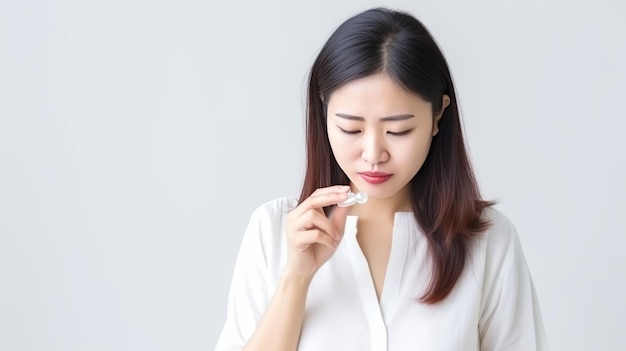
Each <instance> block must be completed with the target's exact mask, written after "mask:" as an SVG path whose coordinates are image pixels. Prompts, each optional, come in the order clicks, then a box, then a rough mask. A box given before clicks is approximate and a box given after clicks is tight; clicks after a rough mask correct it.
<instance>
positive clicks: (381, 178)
mask: <svg viewBox="0 0 626 351" xmlns="http://www.w3.org/2000/svg"><path fill="white" fill-rule="evenodd" d="M359 175H360V176H361V178H363V180H365V181H366V182H368V183H370V184H380V183H384V182H386V181H387V180H389V178H391V176H392V175H393V174H389V173H383V172H360V173H359Z"/></svg>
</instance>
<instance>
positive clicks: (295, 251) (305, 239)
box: [284, 185, 350, 277]
mask: <svg viewBox="0 0 626 351" xmlns="http://www.w3.org/2000/svg"><path fill="white" fill-rule="evenodd" d="M349 190H350V187H349V186H347V185H345V186H342V185H337V186H330V187H326V188H319V189H317V190H315V191H314V192H313V194H311V196H309V197H308V198H307V199H306V200H304V201H303V202H302V203H301V204H300V205H299V206H298V207H296V208H295V209H293V210H292V211H291V212H289V213H288V214H287V237H288V245H289V251H288V259H287V265H286V267H285V271H284V273H285V274H288V275H294V276H300V277H313V275H314V274H315V272H317V270H318V269H319V268H320V267H321V266H322V265H323V264H324V263H325V262H326V261H328V259H329V258H330V257H331V256H332V255H333V254H334V253H335V251H336V250H337V246H338V245H339V242H340V241H341V238H342V237H343V230H344V226H345V223H346V216H347V214H348V207H338V206H337V207H335V209H334V212H333V216H332V219H328V218H327V217H326V215H325V214H324V207H326V206H332V205H335V204H338V203H340V202H343V201H344V200H346V199H347V197H348V191H349Z"/></svg>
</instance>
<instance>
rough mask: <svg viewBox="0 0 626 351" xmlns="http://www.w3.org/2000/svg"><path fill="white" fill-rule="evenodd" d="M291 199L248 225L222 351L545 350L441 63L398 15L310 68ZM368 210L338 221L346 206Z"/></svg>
mask: <svg viewBox="0 0 626 351" xmlns="http://www.w3.org/2000/svg"><path fill="white" fill-rule="evenodd" d="M307 109H308V110H307V157H308V162H307V168H306V177H305V180H304V185H303V188H302V193H301V195H300V198H299V199H295V198H281V199H277V200H274V201H271V202H268V203H266V204H264V205H262V206H260V207H259V208H258V209H257V210H256V211H255V212H254V213H253V215H252V217H251V220H250V223H249V225H248V228H247V230H246V233H245V235H244V239H243V242H242V245H241V248H240V253H239V256H238V259H237V263H236V267H235V273H234V276H233V280H232V285H231V290H230V296H229V303H228V312H227V318H226V323H225V325H224V329H223V330H222V333H221V335H220V339H219V341H218V345H217V350H241V349H244V350H272V351H279V350H292V351H293V350H314V351H320V350H324V351H328V350H341V351H350V350H354V351H357V350H358V351H362V350H394V351H396V350H436V351H444V350H451V351H452V350H454V351H459V350H520V351H530V350H546V349H547V346H546V341H545V336H544V331H543V325H542V320H541V314H540V311H539V306H538V303H537V298H536V295H535V291H534V287H533V283H532V279H531V276H530V274H529V271H528V267H527V264H526V262H525V258H524V255H523V252H522V249H521V246H520V242H519V239H518V236H517V233H516V231H515V228H514V226H513V225H512V224H511V222H510V221H509V220H508V219H507V218H506V217H505V216H504V215H503V214H501V213H500V212H498V211H497V210H496V209H494V208H493V207H492V203H490V202H488V201H484V200H483V199H481V197H480V194H479V190H478V187H477V183H476V180H475V178H474V175H473V173H472V170H471V166H470V163H469V160H468V157H467V154H466V151H465V147H464V141H463V136H462V131H461V125H460V120H459V113H458V107H457V101H456V96H455V91H454V86H453V84H452V79H451V77H450V72H449V69H448V67H447V64H446V61H445V58H444V57H443V55H442V53H441V51H440V50H439V48H438V47H437V45H436V43H435V42H434V40H433V38H432V37H431V36H430V34H429V33H428V31H427V30H426V29H425V28H424V26H423V25H422V24H421V23H420V22H419V21H418V20H417V19H415V18H414V17H412V16H411V15H409V14H406V13H403V12H398V11H392V10H388V9H382V8H376V9H371V10H368V11H365V12H363V13H360V14H358V15H356V16H354V17H352V18H350V19H348V20H347V21H346V22H344V23H343V24H342V25H341V26H340V27H339V28H338V29H337V30H336V31H335V32H334V33H333V34H332V35H331V37H330V38H329V39H328V41H327V43H326V44H325V45H324V47H323V48H322V50H321V52H320V53H319V55H318V57H317V59H316V60H315V63H314V64H313V67H312V70H311V73H310V81H309V86H308V103H307ZM349 191H352V192H354V193H357V192H363V193H365V194H367V195H368V196H369V200H368V201H367V202H365V203H362V204H355V205H353V206H350V207H338V206H336V204H339V203H341V202H343V201H345V200H346V198H347V197H348V192H349Z"/></svg>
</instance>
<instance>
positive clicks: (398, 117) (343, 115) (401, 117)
mask: <svg viewBox="0 0 626 351" xmlns="http://www.w3.org/2000/svg"><path fill="white" fill-rule="evenodd" d="M335 116H337V117H341V118H345V119H349V120H352V121H365V118H363V117H361V116H353V115H349V114H347V113H335ZM413 117H415V116H414V115H411V114H408V113H407V114H402V115H394V116H387V117H383V118H381V119H380V120H381V121H404V120H406V119H409V118H413Z"/></svg>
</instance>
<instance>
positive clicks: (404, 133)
mask: <svg viewBox="0 0 626 351" xmlns="http://www.w3.org/2000/svg"><path fill="white" fill-rule="evenodd" d="M412 130H413V129H407V130H404V131H401V132H391V131H389V132H387V134H391V135H394V136H402V135H407V134H409V133H410V132H411V131H412Z"/></svg>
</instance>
